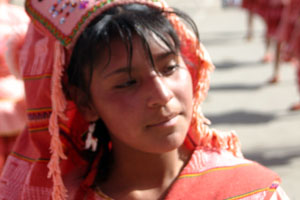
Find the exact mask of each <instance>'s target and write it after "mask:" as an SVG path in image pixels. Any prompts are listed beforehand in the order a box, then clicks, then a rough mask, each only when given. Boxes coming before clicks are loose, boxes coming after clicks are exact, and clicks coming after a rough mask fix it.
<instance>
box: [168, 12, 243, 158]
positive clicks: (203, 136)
mask: <svg viewBox="0 0 300 200" xmlns="http://www.w3.org/2000/svg"><path fill="white" fill-rule="evenodd" d="M168 19H169V20H170V22H171V24H172V25H173V27H174V28H175V29H176V30H177V33H178V35H179V39H180V41H183V44H182V46H181V51H182V54H183V55H186V57H185V62H186V63H187V65H188V66H189V68H190V72H191V74H192V77H193V87H194V104H193V116H192V121H191V125H190V129H189V133H188V139H189V141H188V140H187V141H186V144H188V145H189V146H191V145H192V144H193V145H194V146H201V147H208V148H213V149H216V150H221V149H226V150H228V151H231V152H232V153H233V154H234V155H235V156H237V157H242V153H241V145H240V142H239V139H238V137H237V135H236V134H235V133H234V132H233V131H232V132H219V131H216V130H214V129H213V130H212V129H210V128H209V127H208V125H210V121H209V120H208V119H207V118H205V116H204V115H203V113H202V110H201V104H202V102H203V101H204V99H205V97H206V95H207V92H208V90H209V82H210V73H211V72H212V71H213V70H214V65H213V64H212V61H211V59H210V56H209V54H208V53H207V51H206V49H205V48H204V46H203V45H202V44H201V43H200V42H199V41H198V39H197V37H196V36H195V35H194V34H193V33H192V32H191V31H190V30H189V29H187V28H186V26H185V24H184V23H182V22H181V21H180V19H179V18H178V17H177V16H176V15H174V14H169V15H168ZM191 63H192V64H191Z"/></svg>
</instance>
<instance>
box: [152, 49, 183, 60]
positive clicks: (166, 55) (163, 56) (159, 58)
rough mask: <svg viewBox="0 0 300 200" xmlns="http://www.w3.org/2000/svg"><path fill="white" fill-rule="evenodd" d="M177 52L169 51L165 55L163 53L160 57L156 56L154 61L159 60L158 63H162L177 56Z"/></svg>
mask: <svg viewBox="0 0 300 200" xmlns="http://www.w3.org/2000/svg"><path fill="white" fill-rule="evenodd" d="M176 55H177V54H176V52H173V51H167V52H164V53H161V54H158V55H155V56H154V59H155V60H158V61H161V60H164V59H166V58H168V57H170V56H176Z"/></svg>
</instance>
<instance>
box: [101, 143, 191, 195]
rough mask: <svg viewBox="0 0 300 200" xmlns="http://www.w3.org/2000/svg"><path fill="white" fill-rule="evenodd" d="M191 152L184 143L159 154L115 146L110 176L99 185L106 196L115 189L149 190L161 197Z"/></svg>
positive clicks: (126, 191) (124, 191)
mask: <svg viewBox="0 0 300 200" xmlns="http://www.w3.org/2000/svg"><path fill="white" fill-rule="evenodd" d="M190 154H191V152H190V151H188V150H187V149H186V148H185V147H183V146H182V147H180V148H178V149H175V150H173V151H170V152H166V153H161V154H157V153H145V152H141V151H136V150H133V149H130V148H129V149H128V148H126V150H125V149H123V148H115V149H114V151H113V156H114V162H113V166H112V170H111V173H110V176H109V178H108V181H107V182H106V183H103V185H102V184H101V186H100V187H101V188H102V190H103V191H104V192H106V193H107V194H108V195H110V194H114V193H116V191H118V193H123V194H128V193H132V192H134V191H145V190H149V189H151V191H153V190H155V192H154V193H157V194H158V196H161V195H162V194H163V193H165V192H166V191H167V189H168V187H169V186H170V185H171V184H172V182H173V181H174V180H175V179H176V178H177V176H178V175H179V173H180V171H181V170H182V168H183V167H184V166H185V164H186V162H187V161H188V159H189V156H190ZM111 186H113V187H111ZM109 188H110V189H109ZM111 188H114V189H113V191H111ZM120 191H122V192H120Z"/></svg>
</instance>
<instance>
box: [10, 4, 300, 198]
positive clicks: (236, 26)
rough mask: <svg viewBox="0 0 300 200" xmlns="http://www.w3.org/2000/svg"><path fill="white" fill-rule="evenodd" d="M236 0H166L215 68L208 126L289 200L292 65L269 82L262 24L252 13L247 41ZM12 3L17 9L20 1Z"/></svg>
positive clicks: (297, 180) (293, 178)
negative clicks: (191, 23)
mask: <svg viewBox="0 0 300 200" xmlns="http://www.w3.org/2000/svg"><path fill="white" fill-rule="evenodd" d="M241 1H242V0H223V1H221V0H186V1H182V0H167V2H168V3H169V4H170V5H171V6H173V7H176V8H179V9H181V10H184V11H185V12H187V13H188V14H189V15H190V16H191V17H192V18H193V19H194V20H195V22H196V24H197V25H198V28H199V32H200V38H201V41H202V43H203V44H204V45H205V46H206V48H207V50H208V52H209V53H210V55H211V58H212V60H213V63H214V64H215V66H216V69H215V71H214V73H213V74H212V76H211V89H210V91H209V94H208V97H207V99H206V101H205V103H204V104H203V111H204V113H205V115H206V117H207V118H209V119H210V120H211V122H212V126H211V127H212V128H216V129H218V130H223V131H228V130H235V131H236V132H237V134H238V135H239V137H240V140H241V143H242V149H243V152H244V155H245V157H247V158H249V159H252V160H256V161H257V162H259V163H261V164H263V165H265V166H267V167H268V168H271V169H272V170H274V171H275V172H277V173H278V174H279V175H280V176H281V178H282V186H283V188H284V189H285V190H286V192H287V194H288V195H289V196H290V198H291V199H292V200H295V199H297V198H296V197H298V199H299V196H300V190H299V189H298V188H299V185H300V172H299V170H300V111H290V110H289V108H290V106H291V105H292V104H294V103H296V102H299V96H300V95H299V92H298V88H297V83H296V67H295V66H294V64H293V63H292V62H286V63H282V64H280V66H281V67H280V81H279V82H277V83H276V84H270V81H269V80H270V78H272V75H273V71H274V68H273V65H274V62H272V61H271V62H266V60H265V62H262V61H263V59H264V54H265V32H266V23H265V22H264V21H263V20H262V18H261V17H260V16H258V15H254V16H253V19H252V20H253V25H252V29H253V32H252V37H251V38H249V35H248V34H247V31H248V25H247V22H248V16H249V12H248V11H247V10H245V9H242V8H241V6H240V5H241ZM13 3H14V4H18V5H23V3H22V1H21V0H13ZM274 46H275V45H274V44H273V46H271V47H270V49H271V50H270V52H271V53H272V51H273V52H275V47H274ZM267 61H268V60H267Z"/></svg>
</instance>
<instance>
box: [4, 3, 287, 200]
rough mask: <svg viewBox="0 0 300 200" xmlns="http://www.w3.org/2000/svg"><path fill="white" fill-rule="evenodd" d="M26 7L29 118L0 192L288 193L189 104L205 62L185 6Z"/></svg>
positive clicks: (125, 195) (201, 86) (72, 195)
mask: <svg viewBox="0 0 300 200" xmlns="http://www.w3.org/2000/svg"><path fill="white" fill-rule="evenodd" d="M26 9H27V12H28V13H29V14H30V16H31V18H32V21H33V23H32V24H31V26H30V29H29V31H28V33H27V36H26V40H25V44H24V46H23V48H22V53H21V58H20V59H21V60H22V61H23V64H22V66H21V68H22V72H23V77H24V79H25V84H26V94H27V95H26V98H27V104H28V107H29V109H28V118H29V123H28V128H27V129H26V130H25V131H24V133H23V134H22V136H21V137H20V138H19V140H18V144H17V145H16V146H15V150H14V153H13V154H12V155H11V156H10V157H9V160H8V163H7V165H6V167H5V170H4V173H3V176H2V178H1V182H0V184H1V185H0V197H1V198H6V199H49V198H50V197H51V196H52V199H55V200H56V199H172V200H173V199H243V198H244V199H250V198H252V199H253V198H254V199H270V198H271V197H272V198H274V199H288V198H287V197H286V195H285V194H284V192H283V190H282V189H281V187H280V186H279V182H280V179H279V177H278V176H277V175H276V174H275V173H274V172H271V171H270V170H268V169H266V168H264V167H262V166H261V165H259V164H257V163H255V162H252V161H249V160H246V159H244V158H243V157H242V155H241V152H240V148H239V142H238V139H237V137H236V136H235V134H234V133H220V132H217V131H215V130H211V129H209V127H208V126H207V123H208V120H207V119H205V117H204V116H203V114H202V112H201V107H200V105H201V103H202V102H203V100H204V98H205V96H206V92H207V90H208V80H209V72H210V71H211V70H212V68H213V66H212V64H211V62H210V60H209V57H208V55H207V53H206V52H205V49H204V47H203V46H202V45H201V44H200V43H199V37H198V33H197V29H196V27H195V25H194V23H193V21H192V20H191V19H190V18H189V17H188V16H187V15H185V14H184V13H182V12H180V11H177V10H172V9H170V8H169V7H168V6H167V4H166V3H165V2H164V1H161V0H147V1H145V0H131V1H126V0H114V1H112V0H104V1H99V0H95V1H79V2H75V1H67V0H66V1H62V0H59V1H57V2H55V3H53V2H51V1H43V0H39V1H37V0H28V1H27V2H26ZM49 148H50V152H49ZM47 175H48V178H47ZM50 177H51V178H52V179H49V178H50ZM12 191H14V192H12Z"/></svg>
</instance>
